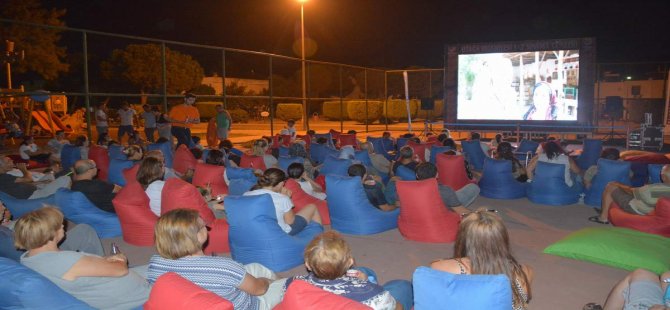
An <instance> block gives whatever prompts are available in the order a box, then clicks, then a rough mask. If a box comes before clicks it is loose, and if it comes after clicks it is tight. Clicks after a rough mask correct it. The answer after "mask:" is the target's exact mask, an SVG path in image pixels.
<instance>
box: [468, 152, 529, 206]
mask: <svg viewBox="0 0 670 310" xmlns="http://www.w3.org/2000/svg"><path fill="white" fill-rule="evenodd" d="M464 142H465V141H464ZM526 184H528V183H522V182H518V181H517V180H516V179H514V177H513V176H512V162H511V161H509V160H497V159H493V158H490V157H486V159H485V160H484V171H483V172H482V178H481V179H480V180H479V188H480V189H481V191H480V192H479V194H480V195H482V196H484V197H487V198H496V199H517V198H522V197H525V196H526Z"/></svg>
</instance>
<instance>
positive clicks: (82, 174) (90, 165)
mask: <svg viewBox="0 0 670 310" xmlns="http://www.w3.org/2000/svg"><path fill="white" fill-rule="evenodd" d="M96 175H98V167H97V166H96V165H95V162H94V161H92V160H90V159H81V160H78V161H76V162H75V163H74V176H73V177H72V179H73V180H74V181H73V182H72V190H73V191H77V192H82V193H83V194H84V196H86V198H88V200H89V201H91V202H92V203H93V204H94V205H95V206H96V207H98V209H100V210H103V211H107V212H111V213H116V211H115V210H114V204H112V199H114V197H116V193H117V192H118V191H120V190H121V186H118V185H115V184H112V183H109V182H106V181H103V180H99V179H95V176H96Z"/></svg>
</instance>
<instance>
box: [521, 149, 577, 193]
mask: <svg viewBox="0 0 670 310" xmlns="http://www.w3.org/2000/svg"><path fill="white" fill-rule="evenodd" d="M542 149H543V152H542V154H539V155H537V156H535V157H533V159H532V160H531V161H530V163H529V164H528V167H526V171H527V174H528V178H529V179H532V178H533V173H534V172H535V167H536V166H537V162H538V161H543V162H547V163H552V164H562V165H564V166H565V184H566V185H567V186H570V187H572V186H573V185H574V181H575V177H577V176H581V173H582V171H581V169H579V166H577V164H576V163H575V161H574V160H572V159H571V158H570V157H569V156H568V155H565V151H563V148H561V146H560V145H559V144H558V142H556V141H547V142H545V143H544V144H542ZM580 179H581V177H580Z"/></svg>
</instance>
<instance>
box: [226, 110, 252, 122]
mask: <svg viewBox="0 0 670 310" xmlns="http://www.w3.org/2000/svg"><path fill="white" fill-rule="evenodd" d="M228 113H230V117H231V118H232V119H233V123H246V122H248V121H249V113H248V112H247V111H244V110H242V109H232V110H228Z"/></svg>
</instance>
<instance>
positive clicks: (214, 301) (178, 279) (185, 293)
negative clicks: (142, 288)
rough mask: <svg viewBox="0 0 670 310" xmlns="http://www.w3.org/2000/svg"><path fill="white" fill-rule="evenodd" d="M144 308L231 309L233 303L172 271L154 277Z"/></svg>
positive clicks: (157, 309)
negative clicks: (156, 277)
mask: <svg viewBox="0 0 670 310" xmlns="http://www.w3.org/2000/svg"><path fill="white" fill-rule="evenodd" d="M144 309H146V310H154V309H155V310H181V309H210V310H233V304H232V303H231V302H230V301H228V300H226V299H224V298H222V297H221V296H219V295H216V294H214V293H213V292H210V291H208V290H206V289H204V288H202V287H200V286H198V285H196V284H195V283H193V282H191V281H189V280H187V279H184V278H183V277H182V276H180V275H178V274H176V273H174V272H168V273H165V274H163V275H162V276H160V277H158V279H156V283H154V286H153V287H152V288H151V293H150V294H149V300H147V302H146V303H145V304H144Z"/></svg>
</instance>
